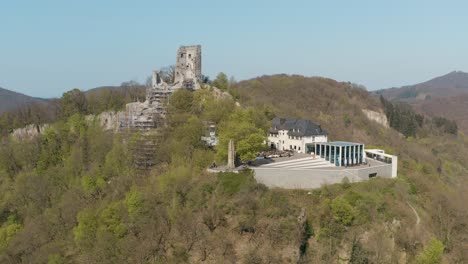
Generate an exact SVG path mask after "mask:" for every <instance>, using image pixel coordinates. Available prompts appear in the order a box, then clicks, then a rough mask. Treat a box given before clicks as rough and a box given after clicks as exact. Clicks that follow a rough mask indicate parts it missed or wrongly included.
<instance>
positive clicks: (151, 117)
mask: <svg viewBox="0 0 468 264" xmlns="http://www.w3.org/2000/svg"><path fill="white" fill-rule="evenodd" d="M201 60H202V57H201V46H200V45H196V46H182V47H180V48H179V50H178V51H177V59H176V66H175V72H174V83H171V84H168V83H166V82H164V81H163V80H162V78H161V73H160V72H159V71H154V72H153V75H152V84H151V86H150V87H147V89H146V100H145V102H142V103H141V102H134V103H129V104H127V105H126V111H125V115H124V117H123V118H122V120H121V122H120V129H137V130H149V129H152V128H156V127H158V126H159V125H160V124H161V122H162V120H164V118H165V117H166V106H167V103H168V99H169V96H170V95H171V94H172V93H174V92H175V91H177V90H178V89H189V90H198V89H200V88H201V85H200V84H201V79H202V75H201V65H202V63H201Z"/></svg>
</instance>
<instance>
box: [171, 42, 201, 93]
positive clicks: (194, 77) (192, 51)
mask: <svg viewBox="0 0 468 264" xmlns="http://www.w3.org/2000/svg"><path fill="white" fill-rule="evenodd" d="M201 67H202V55H201V46H200V45H195V46H182V47H180V48H179V50H178V51H177V59H176V68H175V82H174V84H175V87H177V88H191V89H194V90H196V89H200V83H201V79H202V71H201Z"/></svg>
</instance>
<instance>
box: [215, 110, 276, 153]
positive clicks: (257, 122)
mask: <svg viewBox="0 0 468 264" xmlns="http://www.w3.org/2000/svg"><path fill="white" fill-rule="evenodd" d="M267 124H268V121H267V118H266V117H265V115H264V113H261V112H259V111H255V110H254V109H252V108H247V109H236V110H235V111H234V112H233V113H232V114H231V116H230V117H229V118H228V119H227V120H225V121H223V122H222V123H221V124H220V128H219V133H218V134H219V145H218V147H217V152H218V158H219V159H221V160H226V159H227V149H228V143H229V140H231V139H232V140H234V143H235V145H236V153H237V155H239V157H240V158H241V160H244V161H247V160H251V159H253V158H255V155H256V154H257V153H258V152H260V151H262V150H263V149H265V147H266V146H265V145H264V144H263V142H265V140H266V127H267Z"/></svg>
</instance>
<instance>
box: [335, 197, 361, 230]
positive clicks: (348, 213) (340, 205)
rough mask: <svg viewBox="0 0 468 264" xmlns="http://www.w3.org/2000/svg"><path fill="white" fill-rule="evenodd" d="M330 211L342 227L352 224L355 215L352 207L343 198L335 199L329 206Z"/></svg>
mask: <svg viewBox="0 0 468 264" xmlns="http://www.w3.org/2000/svg"><path fill="white" fill-rule="evenodd" d="M330 207H331V210H332V212H333V215H334V217H335V219H336V220H338V221H339V222H341V223H342V224H343V225H347V226H349V225H351V224H352V223H353V220H354V217H355V215H354V214H355V213H354V209H353V207H352V206H351V205H350V204H349V203H348V201H346V200H345V199H343V198H335V199H333V201H332V202H331V204H330Z"/></svg>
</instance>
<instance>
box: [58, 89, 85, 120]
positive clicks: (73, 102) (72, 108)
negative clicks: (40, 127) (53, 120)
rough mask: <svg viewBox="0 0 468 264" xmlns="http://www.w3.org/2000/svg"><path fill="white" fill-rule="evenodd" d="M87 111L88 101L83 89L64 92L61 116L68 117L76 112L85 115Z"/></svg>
mask: <svg viewBox="0 0 468 264" xmlns="http://www.w3.org/2000/svg"><path fill="white" fill-rule="evenodd" d="M87 113H88V101H87V99H86V96H85V94H84V93H83V92H82V91H80V90H79V89H73V90H71V91H68V92H66V93H64V94H63V96H62V98H61V99H60V112H59V115H60V117H62V118H68V117H70V116H72V115H74V114H81V115H85V114H87Z"/></svg>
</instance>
